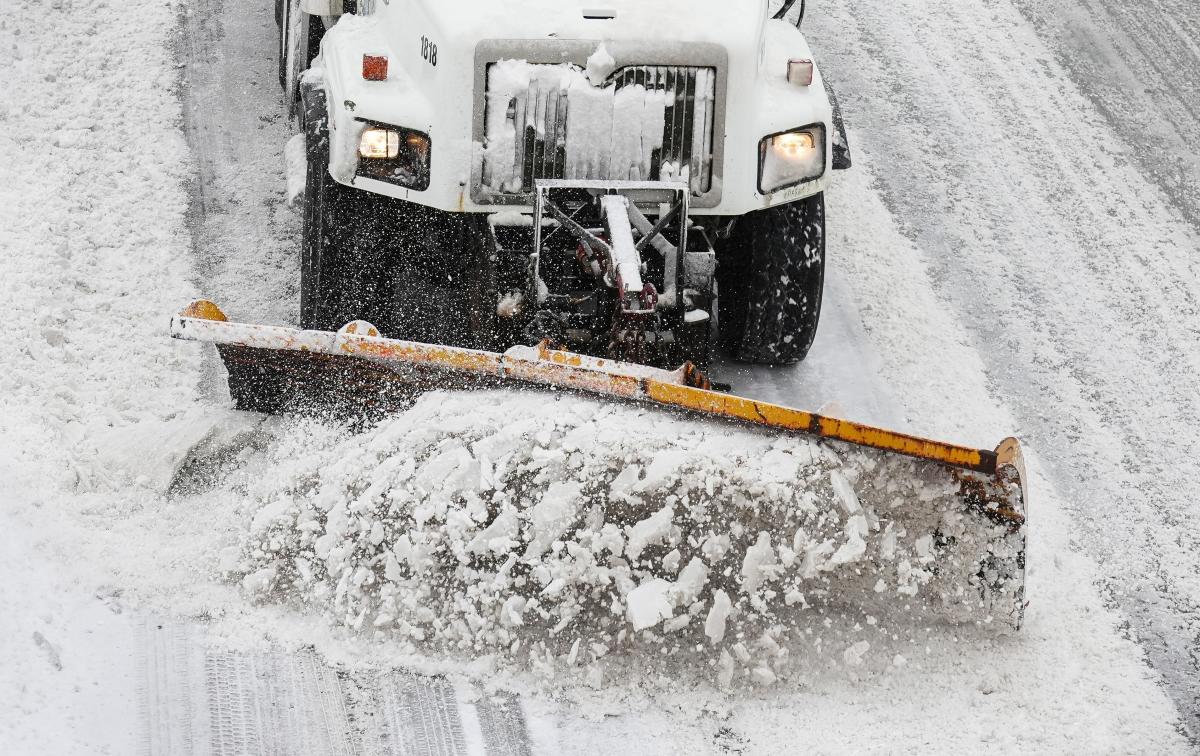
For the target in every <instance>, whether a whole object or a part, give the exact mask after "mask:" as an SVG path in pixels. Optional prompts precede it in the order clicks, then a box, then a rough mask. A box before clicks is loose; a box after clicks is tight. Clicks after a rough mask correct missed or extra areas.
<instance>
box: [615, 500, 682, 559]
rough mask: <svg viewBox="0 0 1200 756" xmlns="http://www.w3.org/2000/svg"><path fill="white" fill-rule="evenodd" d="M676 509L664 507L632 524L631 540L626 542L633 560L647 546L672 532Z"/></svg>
mask: <svg viewBox="0 0 1200 756" xmlns="http://www.w3.org/2000/svg"><path fill="white" fill-rule="evenodd" d="M674 517H675V510H673V509H672V508H671V507H663V508H662V509H660V510H658V511H657V512H655V513H654V514H652V515H650V516H649V517H647V518H646V519H644V520H642V521H641V522H639V523H636V524H634V525H631V526H630V527H629V528H628V529H627V532H628V534H629V541H628V542H627V543H626V544H625V553H626V554H627V555H628V556H629V558H630V559H631V560H635V561H636V560H637V558H638V557H640V556H641V555H642V551H643V550H645V548H646V547H647V546H653V545H655V544H658V543H661V542H662V541H663V539H664V538H666V537H667V535H668V534H669V533H670V532H671V521H672V520H673V519H674Z"/></svg>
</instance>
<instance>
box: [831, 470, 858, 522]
mask: <svg viewBox="0 0 1200 756" xmlns="http://www.w3.org/2000/svg"><path fill="white" fill-rule="evenodd" d="M829 483H830V485H832V486H833V493H834V494H835V495H836V496H837V500H838V503H839V504H841V505H842V509H844V510H846V514H847V515H856V514H858V513H859V512H860V511H862V504H861V503H860V502H859V500H858V494H857V493H855V492H854V486H852V485H850V481H849V480H847V479H846V476H845V475H843V474H842V472H841V471H840V470H830V472H829Z"/></svg>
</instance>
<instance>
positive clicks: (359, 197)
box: [300, 86, 496, 346]
mask: <svg viewBox="0 0 1200 756" xmlns="http://www.w3.org/2000/svg"><path fill="white" fill-rule="evenodd" d="M301 98H302V104H303V116H304V127H305V130H304V133H305V144H306V152H307V158H308V175H307V178H306V181H305V193H304V204H303V211H304V212H303V215H304V228H303V233H302V235H301V261H300V326H301V328H308V329H314V330H324V331H329V330H337V329H339V328H341V327H342V326H343V325H345V324H346V323H348V322H350V321H351V320H359V319H361V320H367V321H370V322H371V323H372V324H374V325H375V326H376V327H377V328H379V330H380V332H381V333H383V334H384V335H385V336H390V337H393V338H400V339H407V340H410V341H420V342H423V343H431V344H451V345H455V346H481V345H484V344H485V343H486V342H487V340H488V338H489V336H490V334H491V333H492V332H493V330H494V325H493V321H494V319H495V311H496V302H495V295H494V293H492V289H494V286H492V285H491V284H490V279H489V271H490V269H491V267H490V265H489V263H488V256H487V253H486V250H487V248H486V244H485V241H484V236H485V235H484V234H483V233H482V229H484V228H486V225H485V224H486V220H485V216H482V215H479V216H476V215H472V214H464V213H446V212H442V211H439V210H433V209H431V208H426V207H422V206H420V205H415V204H412V203H409V202H404V201H403V200H397V199H392V198H390V197H384V196H381V195H377V194H372V193H370V192H366V191H361V190H358V189H353V188H350V187H346V186H343V185H342V184H339V183H338V182H336V181H334V179H333V178H332V177H331V176H330V175H329V137H328V130H327V128H328V127H327V123H326V119H327V115H326V110H325V94H324V92H323V91H321V90H319V89H317V88H315V87H308V86H305V87H302V88H301Z"/></svg>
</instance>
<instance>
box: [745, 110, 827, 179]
mask: <svg viewBox="0 0 1200 756" xmlns="http://www.w3.org/2000/svg"><path fill="white" fill-rule="evenodd" d="M824 174H825V127H824V126H819V125H818V126H805V127H804V128H802V129H796V130H795V131H785V132H784V133H782V134H774V135H772V136H769V137H766V138H765V139H763V140H762V141H761V142H759V145H758V190H759V191H760V192H762V193H763V194H769V193H770V192H777V191H779V190H780V189H786V188H788V187H789V186H795V185H797V184H803V183H804V182H805V181H812V180H813V179H817V178H820V177H821V176H823V175H824Z"/></svg>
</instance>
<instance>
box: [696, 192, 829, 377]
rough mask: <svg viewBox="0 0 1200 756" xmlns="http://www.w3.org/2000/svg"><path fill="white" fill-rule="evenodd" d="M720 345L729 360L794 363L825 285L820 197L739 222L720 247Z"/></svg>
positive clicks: (804, 350)
mask: <svg viewBox="0 0 1200 756" xmlns="http://www.w3.org/2000/svg"><path fill="white" fill-rule="evenodd" d="M718 260H719V267H718V268H717V280H718V285H719V291H720V295H719V297H718V314H719V326H720V331H721V344H722V346H723V348H724V349H725V351H726V352H727V353H728V354H729V356H731V357H732V358H734V359H736V360H739V361H741V362H750V363H758V364H764V365H786V364H791V363H795V362H800V361H801V360H803V359H804V358H805V357H806V356H807V355H808V350H809V348H810V347H811V346H812V343H813V339H814V338H815V337H816V335H817V323H818V321H819V320H820V316H821V295H822V290H823V288H824V285H825V196H824V194H816V195H813V196H812V197H808V198H806V199H803V200H800V201H798V202H793V203H790V204H787V205H779V206H777V207H772V208H767V209H765V210H759V211H756V212H753V213H749V214H748V215H746V216H744V217H742V218H740V219H738V220H737V221H736V223H735V224H734V226H733V229H732V231H731V233H730V234H729V238H728V239H726V240H724V242H722V243H719V244H718Z"/></svg>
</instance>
